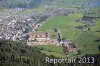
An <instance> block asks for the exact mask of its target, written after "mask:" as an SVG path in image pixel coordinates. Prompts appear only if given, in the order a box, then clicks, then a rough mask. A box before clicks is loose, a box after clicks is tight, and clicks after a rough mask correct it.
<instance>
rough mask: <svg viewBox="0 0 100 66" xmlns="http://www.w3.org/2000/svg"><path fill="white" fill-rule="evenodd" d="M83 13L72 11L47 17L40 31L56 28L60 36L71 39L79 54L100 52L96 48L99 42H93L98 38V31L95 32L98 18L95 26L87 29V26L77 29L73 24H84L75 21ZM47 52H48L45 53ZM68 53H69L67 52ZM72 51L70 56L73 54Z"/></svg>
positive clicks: (97, 27) (98, 24) (99, 34)
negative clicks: (66, 14) (67, 13)
mask: <svg viewBox="0 0 100 66" xmlns="http://www.w3.org/2000/svg"><path fill="white" fill-rule="evenodd" d="M82 17H83V14H81V13H74V14H70V15H68V16H54V17H52V18H50V19H48V20H47V21H46V22H44V24H43V25H42V26H41V27H40V28H39V30H40V31H41V30H42V31H49V30H50V31H54V29H56V28H58V29H60V31H61V37H62V38H67V39H70V40H73V41H74V43H75V44H76V45H77V48H79V49H80V51H81V55H82V56H83V55H85V54H97V53H100V51H99V50H98V46H99V45H100V41H99V42H95V40H97V39H98V38H100V32H96V31H97V30H100V27H99V26H100V22H99V21H100V19H97V20H96V26H95V27H93V28H91V30H90V31H88V29H87V28H84V29H83V30H79V29H77V28H75V26H81V25H84V24H83V23H82V21H80V22H75V20H76V19H79V18H82ZM91 50H92V51H91ZM47 54H48V53H47ZM69 54H70V53H69ZM73 55H74V54H73V53H72V54H71V55H70V56H73Z"/></svg>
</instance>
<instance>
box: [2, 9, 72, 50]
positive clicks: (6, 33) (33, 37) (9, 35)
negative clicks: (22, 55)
mask: <svg viewBox="0 0 100 66" xmlns="http://www.w3.org/2000/svg"><path fill="white" fill-rule="evenodd" d="M22 10H23V9H20V8H17V9H14V11H15V12H14V11H13V10H11V11H10V12H9V13H8V14H9V17H11V16H12V15H13V16H15V17H14V19H13V20H11V21H10V22H8V24H3V21H2V20H3V19H4V18H5V17H6V18H8V16H6V15H5V16H2V15H0V21H1V22H2V23H0V39H6V40H13V41H28V45H31V46H32V45H60V42H61V40H60V39H59V38H60V34H59V33H58V37H59V38H58V39H51V38H50V34H51V32H43V31H38V32H37V29H38V28H39V26H40V24H39V23H40V22H42V21H45V20H46V19H48V18H49V17H51V16H53V15H65V16H66V15H68V14H70V13H72V11H70V10H66V9H64V8H47V9H46V10H45V11H44V12H42V13H37V14H34V15H31V16H30V17H28V18H25V19H24V20H22V19H19V18H17V17H16V16H17V15H16V14H17V13H19V12H20V11H22ZM12 11H13V12H12ZM11 12H12V13H11ZM6 18H5V19H6ZM67 47H68V46H67ZM70 48H72V47H70Z"/></svg>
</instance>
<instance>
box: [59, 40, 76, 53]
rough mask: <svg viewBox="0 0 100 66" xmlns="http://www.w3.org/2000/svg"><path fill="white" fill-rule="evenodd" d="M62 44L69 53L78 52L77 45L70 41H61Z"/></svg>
mask: <svg viewBox="0 0 100 66" xmlns="http://www.w3.org/2000/svg"><path fill="white" fill-rule="evenodd" d="M60 44H61V45H64V46H65V47H66V50H67V51H68V52H74V51H76V50H77V47H76V45H75V44H74V43H73V42H72V41H70V40H65V41H61V42H60Z"/></svg>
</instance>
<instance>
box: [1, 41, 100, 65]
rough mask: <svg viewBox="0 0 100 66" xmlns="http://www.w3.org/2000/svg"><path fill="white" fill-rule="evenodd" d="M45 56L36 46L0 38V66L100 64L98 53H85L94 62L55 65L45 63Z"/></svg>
mask: <svg viewBox="0 0 100 66" xmlns="http://www.w3.org/2000/svg"><path fill="white" fill-rule="evenodd" d="M46 56H47V55H45V54H43V53H41V52H40V50H39V49H37V48H36V47H30V46H27V45H26V44H25V43H21V42H13V41H8V40H0V66H83V65H84V66H98V65H99V64H100V55H86V57H88V56H89V57H90V56H92V57H95V63H94V64H87V63H84V64H78V63H73V64H65V63H61V64H60V63H59V64H58V63H57V64H55V65H54V64H46V63H45V58H46ZM47 57H51V58H55V57H54V56H47Z"/></svg>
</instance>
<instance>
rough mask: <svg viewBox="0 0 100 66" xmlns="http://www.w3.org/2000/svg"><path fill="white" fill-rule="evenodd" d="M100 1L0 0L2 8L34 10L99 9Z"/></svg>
mask: <svg viewBox="0 0 100 66" xmlns="http://www.w3.org/2000/svg"><path fill="white" fill-rule="evenodd" d="M99 2H100V1H99V0H0V6H1V7H9V8H15V7H20V8H33V7H38V6H41V5H47V6H52V5H53V6H67V7H85V8H86V7H98V5H97V4H98V3H99ZM99 6H100V5H99Z"/></svg>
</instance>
